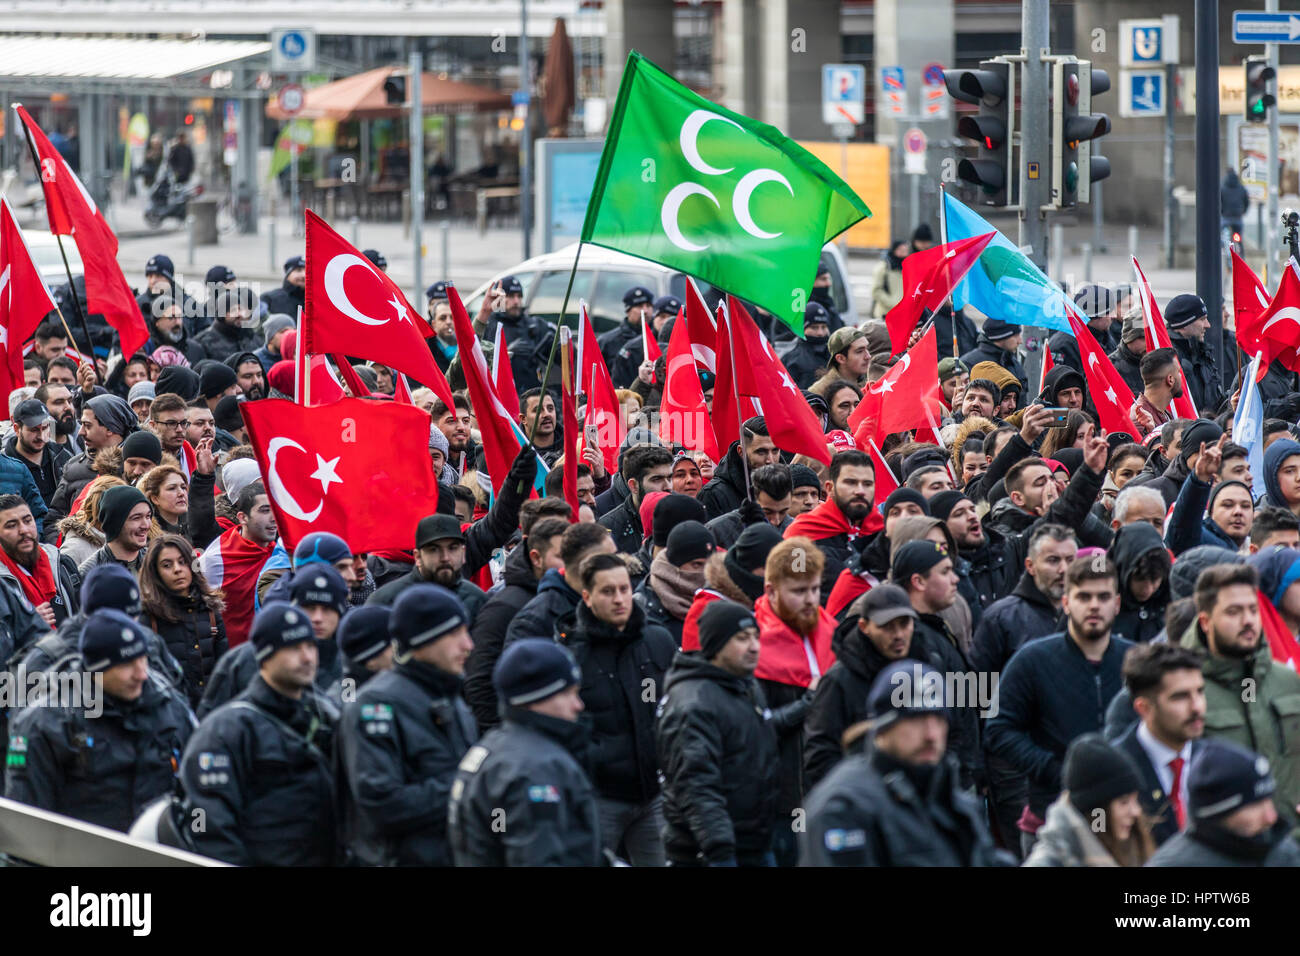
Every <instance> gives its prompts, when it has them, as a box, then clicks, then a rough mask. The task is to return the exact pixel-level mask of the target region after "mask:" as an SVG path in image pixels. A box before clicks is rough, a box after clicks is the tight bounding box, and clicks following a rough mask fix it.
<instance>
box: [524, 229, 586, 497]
mask: <svg viewBox="0 0 1300 956" xmlns="http://www.w3.org/2000/svg"><path fill="white" fill-rule="evenodd" d="M581 257H582V243H581V242H579V243H578V251H577V252H575V253H574V254H573V268H572V269H570V270H569V283H568V285H566V286H565V287H564V302H563V303H562V304H561V305H560V320H559V323H558V324H557V326H556V329H555V335H553V336H551V354H550V355H549V356H548V357H547V359H546V371H545V372H544V373H543V374H542V391H543V392H544V391H546V382H547V380H548V379H549V378H550V377H551V366H553V365H554V364H555V352H556V349H557V348H558V347H559V344H560V329H562V328H564V320H565V318H566V317H567V316H568V313H569V293H571V292H572V291H573V278H574V276H576V275H577V274H578V259H579V258H581ZM537 408H538V411H537V414H536V415H535V416H533V427H532V429H531V430H530V431H529V432H528V444H530V445H531V444H532V443H533V436H535V435H536V434H537V423H538V422H539V421H541V419H542V414H541V403H540V402H539V403H538V406H537ZM519 490H520V492H522V491H523V488H522V487H521V488H520V489H519Z"/></svg>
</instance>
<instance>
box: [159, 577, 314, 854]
mask: <svg viewBox="0 0 1300 956" xmlns="http://www.w3.org/2000/svg"><path fill="white" fill-rule="evenodd" d="M249 644H250V645H251V646H252V647H253V648H254V649H255V654H256V660H257V667H258V671H257V674H256V675H255V676H254V677H253V680H252V681H251V682H250V683H249V685H248V687H247V689H245V690H244V691H243V693H241V694H240V695H239V696H238V697H236V698H235V699H234V700H232V701H230V702H229V703H227V704H224V705H222V706H221V707H219V708H218V709H217V710H215V711H214V712H213V713H211V714H210V715H209V716H208V717H206V718H205V719H204V720H203V722H202V723H201V724H200V725H199V728H198V730H196V731H195V732H194V735H193V736H192V737H191V738H190V743H189V746H188V747H186V749H185V756H184V758H183V759H182V761H181V784H182V787H183V789H184V794H185V809H186V813H185V819H186V820H187V821H188V822H190V827H189V835H188V838H189V840H190V841H191V842H192V843H193V845H194V849H195V851H196V852H198V853H201V854H203V855H204V856H210V857H212V858H213V859H217V860H223V861H225V862H227V863H234V864H237V865H240V866H329V865H330V864H332V863H333V862H334V861H335V857H336V855H337V853H336V851H337V840H336V836H335V807H334V793H335V790H334V786H335V781H334V772H333V769H332V766H331V758H330V754H331V748H332V741H331V738H332V736H333V732H334V726H335V723H336V721H337V719H338V712H337V711H336V710H335V709H334V708H333V707H332V706H331V705H329V704H328V703H327V702H326V701H325V700H324V699H323V698H321V697H318V696H317V695H316V693H315V691H314V690H313V688H312V682H313V681H314V680H315V679H316V661H317V647H318V645H319V642H318V641H317V640H316V638H315V635H314V634H313V632H312V626H311V621H309V620H308V619H307V615H306V614H304V613H303V612H302V611H301V610H299V609H298V608H296V607H293V606H291V605H289V604H285V603H283V602H281V601H272V602H270V603H269V604H267V605H266V607H264V608H262V610H261V612H260V613H259V614H258V615H257V617H256V618H255V619H254V620H253V629H252V634H251V635H250V637H249ZM241 646H242V645H241ZM198 811H202V812H201V813H198ZM199 821H201V822H202V825H201V826H199V825H198V822H199Z"/></svg>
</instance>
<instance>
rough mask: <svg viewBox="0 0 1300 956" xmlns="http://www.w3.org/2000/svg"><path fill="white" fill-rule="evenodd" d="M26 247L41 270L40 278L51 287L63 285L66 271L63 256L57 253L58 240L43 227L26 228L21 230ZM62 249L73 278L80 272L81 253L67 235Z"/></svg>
mask: <svg viewBox="0 0 1300 956" xmlns="http://www.w3.org/2000/svg"><path fill="white" fill-rule="evenodd" d="M23 238H24V239H26V240H27V248H28V249H30V250H31V253H32V261H33V262H35V263H36V268H37V269H39V270H40V272H41V278H42V279H44V280H45V284H46V285H48V286H49V287H50V288H51V289H54V288H57V287H59V286H61V285H65V284H66V283H67V281H68V273H67V271H65V270H64V268H63V256H62V255H60V254H59V240H58V239H56V238H55V237H54V236H53V235H51V234H50V233H48V232H46V231H45V230H44V229H37V228H27V229H24V230H23ZM63 251H64V252H66V253H67V254H68V269H70V270H71V271H72V277H73V278H74V279H75V278H76V277H78V276H80V275H81V273H82V265H81V253H80V252H78V251H77V244H76V243H75V242H73V241H72V237H71V236H68V237H66V238H65V239H64V240H63Z"/></svg>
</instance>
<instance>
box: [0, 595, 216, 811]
mask: <svg viewBox="0 0 1300 956" xmlns="http://www.w3.org/2000/svg"><path fill="white" fill-rule="evenodd" d="M147 635H148V632H147V631H146V630H145V629H144V628H143V627H141V626H140V625H139V624H137V623H136V622H135V621H133V620H132V619H131V618H129V617H127V616H126V615H125V614H123V613H122V612H121V611H113V610H108V609H101V610H98V611H96V612H95V613H94V614H92V615H91V616H90V618H89V619H88V620H87V621H86V626H85V627H84V628H83V629H82V632H81V645H80V646H81V655H82V659H83V660H84V674H83V676H84V677H85V678H86V679H85V680H84V681H81V682H72V684H78V683H79V686H80V687H82V688H83V690H84V691H87V692H90V693H89V694H87V695H86V696H85V698H84V699H82V700H58V699H54V698H52V697H48V696H47V697H46V698H45V699H43V700H40V701H37V702H31V701H29V706H27V707H24V708H22V709H21V710H19V711H18V716H17V717H16V718H15V719H14V722H13V725H12V727H11V730H10V735H9V758H8V761H7V762H8V779H7V781H6V784H5V796H6V797H9V798H10V799H13V800H21V801H22V802H23V803H29V804H31V805H32V806H34V807H41V808H42V809H44V810H52V811H54V812H56V813H63V814H66V815H68V816H71V817H76V818H78V819H79V820H85V821H87V822H89V823H97V824H99V825H100V826H103V827H110V828H112V829H114V830H122V831H126V830H127V829H129V828H130V826H131V822H132V821H133V820H134V819H135V818H136V816H137V814H139V812H140V811H141V810H143V809H144V808H145V806H146V805H148V803H149V802H150V801H152V800H155V799H157V798H158V797H160V796H162V795H163V794H165V793H167V792H168V791H170V790H171V788H172V786H173V784H174V782H175V779H176V768H177V766H178V764H179V762H180V756H181V753H182V752H183V751H184V749H185V742H186V741H187V740H189V738H190V734H191V733H192V732H193V731H194V715H193V714H191V713H190V708H189V705H188V704H187V703H186V702H185V697H184V695H183V694H180V693H179V692H177V691H175V690H174V689H172V688H170V687H168V686H167V685H166V684H160V683H157V682H154V681H150V680H149V659H148V651H147V642H146V637H147ZM95 677H99V678H100V679H102V682H103V683H102V689H103V695H102V698H100V699H99V700H98V701H97V700H95V699H94V697H93V687H94V683H93V680H94V678H95ZM69 686H71V685H70V684H68V683H64V684H62V685H61V686H60V688H59V691H60V694H62V693H64V692H65V691H66V690H67V688H68V687H69ZM53 690H54V688H53V687H47V688H46V691H45V693H46V694H47V695H48V694H50V693H51V692H52V691H53Z"/></svg>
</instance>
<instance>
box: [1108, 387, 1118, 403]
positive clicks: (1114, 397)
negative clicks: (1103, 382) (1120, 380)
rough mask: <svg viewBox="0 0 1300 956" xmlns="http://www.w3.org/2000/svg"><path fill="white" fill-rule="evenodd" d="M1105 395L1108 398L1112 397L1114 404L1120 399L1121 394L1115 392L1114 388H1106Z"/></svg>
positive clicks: (1111, 400)
mask: <svg viewBox="0 0 1300 956" xmlns="http://www.w3.org/2000/svg"><path fill="white" fill-rule="evenodd" d="M1105 395H1106V397H1107V398H1108V399H1110V402H1111V404H1112V405H1113V404H1115V402H1116V401H1117V400H1118V399H1119V396H1118V395H1116V394H1115V390H1114V389H1113V388H1108V389H1106V392H1105Z"/></svg>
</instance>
